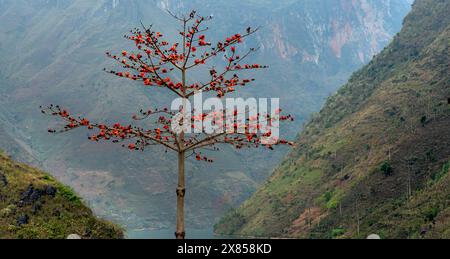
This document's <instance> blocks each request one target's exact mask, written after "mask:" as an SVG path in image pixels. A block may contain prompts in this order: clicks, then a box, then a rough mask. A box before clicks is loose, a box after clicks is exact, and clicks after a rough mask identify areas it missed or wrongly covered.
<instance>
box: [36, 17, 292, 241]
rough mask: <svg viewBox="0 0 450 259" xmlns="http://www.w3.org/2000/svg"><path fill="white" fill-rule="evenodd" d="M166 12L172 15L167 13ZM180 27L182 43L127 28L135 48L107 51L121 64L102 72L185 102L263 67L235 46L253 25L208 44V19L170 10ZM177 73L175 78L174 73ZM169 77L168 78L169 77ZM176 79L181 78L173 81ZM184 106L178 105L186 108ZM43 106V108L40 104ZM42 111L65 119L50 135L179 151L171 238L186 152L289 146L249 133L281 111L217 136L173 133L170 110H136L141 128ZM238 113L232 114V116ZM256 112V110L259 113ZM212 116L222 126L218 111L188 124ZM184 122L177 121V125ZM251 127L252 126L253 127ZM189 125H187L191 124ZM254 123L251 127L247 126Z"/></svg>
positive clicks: (229, 86)
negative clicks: (199, 74) (204, 76)
mask: <svg viewBox="0 0 450 259" xmlns="http://www.w3.org/2000/svg"><path fill="white" fill-rule="evenodd" d="M170 14H171V13H170ZM171 15H172V16H173V17H174V18H175V19H176V20H178V21H179V22H180V23H181V25H182V31H181V32H180V36H181V41H180V42H179V43H175V44H170V43H169V42H168V41H166V40H164V39H163V37H164V36H163V34H162V33H160V32H157V31H154V30H153V28H152V27H148V28H146V27H145V26H144V25H142V29H135V30H133V31H131V35H128V36H125V37H126V38H127V39H128V40H131V41H133V42H134V44H135V46H136V51H135V52H129V51H125V50H124V51H122V53H121V55H114V54H112V53H110V52H107V53H106V55H107V56H108V57H110V58H112V59H113V60H115V61H116V62H117V63H118V64H119V65H120V66H121V67H122V70H121V71H116V70H106V71H107V72H108V73H111V74H113V75H115V76H118V77H123V78H127V79H129V80H133V81H136V82H141V83H142V84H143V85H144V86H146V87H158V88H165V89H168V90H169V91H170V92H171V93H173V94H174V95H175V96H177V97H181V98H183V99H184V100H188V99H189V98H191V97H193V96H194V95H195V94H196V93H197V92H199V91H202V92H203V93H208V92H210V93H214V94H215V95H216V96H218V97H224V96H225V95H226V94H228V93H231V92H234V91H235V90H236V88H237V87H244V86H246V85H248V84H249V83H251V82H253V81H255V79H253V78H241V76H240V75H239V73H240V72H242V71H244V70H257V69H265V68H267V66H264V65H259V64H246V63H244V61H245V59H246V58H247V57H248V56H249V55H250V54H251V53H253V52H255V51H256V50H255V49H253V48H251V49H249V50H247V51H246V52H243V53H242V54H241V55H239V54H238V50H237V45H239V44H240V43H242V42H243V41H244V39H245V38H247V37H248V36H250V35H252V34H254V33H255V32H256V31H257V29H252V28H248V29H247V30H246V31H245V33H243V34H234V35H232V36H230V37H227V38H225V40H223V41H219V42H217V43H214V44H213V43H211V42H208V41H207V38H206V36H205V35H204V34H203V33H204V32H206V31H207V30H208V28H207V27H204V23H205V22H207V21H209V20H210V19H211V18H210V17H203V16H198V15H197V14H196V12H195V11H192V12H191V13H190V14H189V15H188V16H183V17H179V16H176V15H173V14H171ZM220 55H224V57H225V60H226V62H225V64H224V69H223V70H222V71H219V70H218V69H217V68H214V67H212V68H207V72H208V75H209V79H208V82H202V83H201V82H197V83H193V84H189V83H188V77H187V76H188V71H189V70H191V69H194V68H197V67H200V66H202V65H205V64H207V63H208V62H209V61H210V60H211V59H213V58H216V57H219V56H220ZM176 74H177V75H178V76H175V75H176ZM170 76H173V77H170ZM177 79H178V80H180V81H177ZM185 107H186V104H184V105H183V106H182V107H181V108H180V109H181V110H183V109H185ZM41 108H42V107H41ZM42 112H43V113H44V114H49V115H53V116H57V117H60V118H61V119H62V120H63V121H65V126H64V127H63V128H61V129H49V132H50V133H61V132H67V131H70V130H73V129H77V128H81V127H86V128H87V129H88V130H90V131H93V134H92V135H91V136H90V137H89V139H90V140H91V141H94V142H99V141H111V142H113V143H124V142H127V144H123V145H122V146H123V147H125V148H128V149H130V150H133V151H134V150H141V151H143V150H145V149H146V148H147V147H149V146H154V145H161V146H163V147H165V148H166V149H167V150H171V151H174V152H176V153H177V154H178V187H177V189H176V192H177V229H176V238H177V239H184V238H185V223H184V196H185V193H186V187H185V159H186V158H187V157H190V156H191V155H194V156H195V159H196V160H197V161H205V162H213V161H212V160H211V159H209V158H207V157H205V156H203V155H202V153H201V150H202V149H213V150H219V149H218V148H217V146H218V145H221V144H226V145H231V146H234V147H235V148H237V149H241V148H244V147H255V148H259V147H263V148H267V149H270V150H272V149H273V148H274V146H276V145H293V143H292V142H289V141H286V140H280V139H276V138H275V137H274V138H273V139H272V142H271V143H270V144H267V143H265V142H264V141H262V140H261V139H262V138H263V137H266V138H267V137H269V138H270V137H271V132H266V133H264V134H261V133H254V129H253V128H256V129H258V130H259V129H261V128H263V127H264V125H265V126H267V125H270V124H271V123H272V121H273V120H281V121H286V120H293V118H292V117H291V116H290V115H287V116H281V114H280V113H281V110H279V111H277V115H276V116H274V117H272V116H270V115H264V117H265V121H264V122H265V124H264V125H263V124H262V122H261V121H259V123H256V124H252V123H253V122H255V120H257V118H248V119H246V125H245V126H244V128H245V130H244V132H245V133H236V132H235V133H228V132H229V131H228V129H229V128H230V127H231V128H233V129H236V128H238V125H237V124H233V125H231V126H229V125H227V127H228V128H227V130H226V131H225V132H223V133H217V134H206V133H204V132H202V133H196V134H186V133H184V132H183V131H181V132H180V133H178V132H177V131H175V130H173V129H172V127H171V125H172V120H173V118H174V116H175V115H176V113H174V112H172V111H169V109H155V110H147V111H143V110H141V111H140V112H139V115H135V116H133V119H134V120H144V119H149V118H154V119H155V121H156V124H157V125H158V126H156V127H155V128H151V129H144V128H141V127H138V126H133V125H121V124H120V123H115V124H113V125H106V124H101V123H93V122H91V121H90V120H88V119H86V118H83V117H78V116H74V115H72V114H70V113H69V112H68V111H67V110H65V109H62V108H61V107H60V106H58V105H50V106H48V107H45V108H42ZM236 115H237V112H235V116H236ZM258 116H260V114H258ZM209 117H212V118H214V120H215V121H216V124H217V123H219V124H223V121H225V115H224V114H220V113H209V114H202V115H201V116H200V118H196V117H195V116H192V118H191V123H193V122H195V121H196V120H201V121H204V120H206V119H207V118H209ZM184 123H187V121H184V120H181V123H180V126H183V124H184ZM252 125H253V126H252ZM194 127H195V126H194V124H192V128H194ZM252 127H253V128H252Z"/></svg>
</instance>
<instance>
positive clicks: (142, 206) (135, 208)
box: [0, 0, 409, 227]
mask: <svg viewBox="0 0 450 259" xmlns="http://www.w3.org/2000/svg"><path fill="white" fill-rule="evenodd" d="M165 8H169V9H172V10H173V11H175V12H184V11H187V10H190V9H193V8H195V9H199V12H200V13H202V14H212V15H214V17H215V19H214V20H213V22H212V23H211V28H212V30H211V34H210V36H211V38H213V39H221V38H222V37H223V36H224V35H226V34H230V33H235V32H236V31H237V30H245V28H247V26H248V25H251V26H254V27H255V26H258V25H261V26H262V28H261V30H260V32H259V33H258V35H256V37H255V38H254V39H253V40H251V41H249V42H248V43H247V47H258V46H260V47H261V49H260V51H259V53H258V54H257V55H256V56H255V57H253V60H252V62H253V61H255V62H260V63H264V64H268V65H270V67H271V68H270V69H269V70H268V71H266V72H265V73H263V74H258V75H256V76H257V78H258V79H259V81H258V85H255V86H254V87H251V88H249V89H247V90H244V91H243V92H242V96H254V97H280V98H281V103H282V106H283V108H284V109H286V110H289V111H292V113H293V114H294V115H296V117H297V118H298V122H297V124H294V125H293V126H292V127H289V128H287V129H285V130H284V131H285V132H286V133H287V134H288V135H294V134H296V132H297V130H298V128H299V127H300V125H301V122H302V121H303V118H305V117H307V116H308V115H309V114H310V113H311V112H313V111H317V110H318V109H319V107H320V104H321V103H322V102H323V100H324V99H325V97H326V96H328V94H329V93H331V92H333V91H335V89H336V88H337V86H339V85H340V84H341V83H343V82H344V81H345V80H346V79H347V77H348V76H349V75H350V73H351V72H352V71H354V70H355V69H356V68H359V67H360V66H361V65H362V64H363V63H364V62H366V61H368V60H369V59H370V57H371V56H372V55H373V54H374V53H376V52H377V51H378V50H380V49H381V48H382V47H383V46H384V45H385V44H387V42H388V41H389V39H390V38H391V37H392V36H393V35H394V34H395V33H396V32H397V31H398V30H399V29H400V25H401V20H402V17H403V16H404V15H405V14H406V12H407V11H408V10H409V5H408V4H406V3H405V2H404V1H387V0H383V1H368V0H367V1H349V0H341V1H330V0H320V1H312V0H292V1H251V0H245V1H236V0H232V1H199V0H196V1H173V0H167V1H144V0H129V1H123V0H109V1H106V0H103V1H82V0H80V1H69V0H39V1H34V0H33V1H31V0H18V1H13V0H0V23H1V24H2V26H1V28H0V39H1V40H0V48H1V50H2V51H1V53H0V77H1V86H0V93H1V95H0V100H1V101H0V108H1V109H4V110H5V112H7V114H9V115H8V116H7V118H5V120H4V121H5V125H6V124H8V125H13V126H14V127H13V128H14V129H15V130H16V132H11V131H10V129H11V127H9V126H5V127H3V129H4V130H5V131H6V132H7V133H8V134H2V135H1V137H0V138H2V139H7V138H8V137H7V136H12V137H13V139H12V140H11V139H10V138H8V139H9V140H5V141H4V142H2V143H5V144H4V145H3V146H2V147H3V148H5V149H7V150H8V151H12V149H14V148H16V147H17V145H14V144H13V145H9V144H6V143H16V141H20V143H22V144H23V145H24V147H25V149H26V150H28V151H29V152H30V153H31V156H32V157H34V158H36V160H37V161H38V162H40V163H41V165H42V167H44V168H46V169H48V170H49V171H51V172H52V173H54V175H56V176H57V177H58V179H60V180H62V181H64V182H65V183H68V184H71V185H73V186H74V187H75V188H76V190H77V191H78V192H79V193H80V194H81V195H82V196H83V197H84V198H86V199H87V200H88V201H89V202H91V203H92V204H93V207H94V209H95V210H96V212H98V213H100V214H101V215H110V216H111V215H112V217H114V218H118V219H120V220H122V221H123V222H129V223H130V225H131V224H133V223H137V224H136V225H134V226H130V227H167V226H168V225H169V224H170V223H171V222H173V220H172V219H173V217H174V210H173V206H172V205H171V204H172V201H173V200H174V191H173V187H174V183H175V180H174V179H175V178H174V175H175V174H174V172H176V168H175V165H174V164H173V163H172V162H171V161H172V159H173V157H171V156H170V155H166V154H165V153H164V152H163V151H161V150H158V149H156V150H154V151H153V150H152V151H150V152H148V153H143V154H132V155H131V154H130V153H129V152H127V151H126V150H120V149H119V150H117V149H116V147H114V146H111V145H100V146H96V145H93V144H91V143H88V142H87V141H86V134H85V133H84V132H78V133H73V134H69V135H61V136H58V137H56V138H55V137H53V136H49V135H48V134H47V132H46V129H47V128H48V126H49V124H51V123H52V122H51V121H50V120H47V119H46V118H44V117H41V115H40V114H39V109H38V107H39V105H42V104H48V103H58V104H62V105H64V106H66V107H68V108H71V110H73V111H74V112H75V113H80V114H86V116H88V117H89V118H92V119H99V120H103V121H104V120H108V121H112V120H118V119H120V118H125V119H123V120H121V121H123V122H124V123H127V122H128V121H129V120H127V118H130V119H131V116H132V114H134V113H135V112H136V110H139V109H140V108H146V107H154V106H160V105H161V104H162V103H164V105H166V102H167V101H169V100H170V98H169V97H167V96H166V95H165V94H163V93H161V92H159V91H157V90H156V91H154V92H146V91H145V90H144V89H142V88H139V87H136V85H134V84H132V83H130V82H128V81H122V80H117V79H116V78H112V77H110V76H109V75H106V74H104V73H102V69H103V68H104V67H110V66H111V63H109V60H107V59H106V58H105V57H104V52H105V51H106V50H112V51H121V50H122V49H124V48H127V47H128V46H129V45H127V43H126V42H125V41H124V40H123V38H122V37H121V35H123V34H125V33H126V32H127V31H128V30H129V29H130V28H133V27H135V26H136V25H138V24H139V23H140V21H141V20H142V21H143V22H144V23H147V24H150V23H153V24H154V26H155V27H157V28H160V29H161V30H162V31H164V32H166V33H165V34H166V35H167V36H168V37H169V39H174V38H175V35H176V28H177V27H176V24H175V23H174V21H173V20H172V19H171V18H170V17H169V16H168V15H167V14H165V13H164V12H163V11H162V9H165ZM199 77H200V76H199ZM285 152H286V151H285V150H281V151H280V152H276V153H271V154H269V155H270V157H269V156H268V155H264V154H261V153H258V154H252V153H250V152H248V153H245V152H244V155H238V154H237V153H235V152H234V151H230V150H225V152H223V154H221V155H215V158H216V161H217V162H216V164H215V165H214V171H212V170H211V168H210V167H207V166H205V165H201V164H200V165H199V164H195V163H192V164H189V166H188V171H189V172H196V173H195V174H193V173H189V174H188V176H189V185H190V189H189V191H188V195H189V196H190V198H189V201H190V202H192V203H190V204H188V208H189V213H188V217H189V219H188V220H189V222H190V223H191V224H193V225H195V226H204V225H205V224H210V223H211V222H212V221H213V220H214V218H215V217H216V216H218V215H221V213H222V212H223V211H224V209H227V208H228V207H229V206H231V205H236V204H239V203H240V202H242V201H243V200H244V199H245V198H247V197H248V196H249V195H250V194H251V193H252V192H253V191H254V190H255V188H256V186H257V185H258V183H260V182H262V181H263V180H264V179H266V177H267V176H268V175H269V174H270V169H271V168H273V167H274V166H275V165H276V164H277V163H278V161H279V160H280V159H281V158H282V157H283V156H284V155H285ZM11 153H12V152H11ZM19 153H20V152H16V153H14V154H19ZM213 156H214V155H213ZM19 158H20V157H19ZM269 158H270V159H269ZM230 161H234V162H233V163H230ZM93 183H95V191H93V188H94V186H93Z"/></svg>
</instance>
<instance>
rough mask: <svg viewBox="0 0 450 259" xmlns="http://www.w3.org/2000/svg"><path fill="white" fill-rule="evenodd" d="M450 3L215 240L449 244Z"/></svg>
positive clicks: (309, 130)
mask: <svg viewBox="0 0 450 259" xmlns="http://www.w3.org/2000/svg"><path fill="white" fill-rule="evenodd" d="M448 11H450V2H449V1H440V0H417V1H416V2H415V4H414V6H413V10H412V11H411V13H410V14H409V15H408V16H407V18H406V19H405V22H404V27H403V29H402V31H401V32H400V33H399V34H398V36H396V37H395V39H394V40H393V42H392V43H391V44H390V45H389V46H388V47H387V48H386V49H384V50H383V51H382V52H381V54H379V55H377V56H376V57H375V58H374V59H373V60H372V61H371V62H370V63H369V64H368V65H367V66H365V67H364V68H363V69H361V70H359V71H358V72H356V73H355V74H354V75H353V76H352V77H351V79H350V80H349V82H348V83H347V84H346V85H344V86H343V87H342V88H341V89H340V90H339V91H338V93H337V94H335V95H333V96H332V97H331V98H329V100H328V101H327V103H326V105H325V106H324V108H323V109H322V111H321V112H320V113H319V114H318V115H317V116H315V117H314V118H313V119H312V120H311V121H310V122H309V123H308V124H307V125H306V126H305V129H304V130H303V132H302V133H301V134H300V137H299V140H298V147H297V148H296V149H295V150H294V151H293V152H292V153H291V154H290V155H289V156H288V157H287V158H286V159H285V160H284V161H283V163H281V165H280V166H279V167H278V169H276V170H275V173H274V174H273V175H272V177H271V178H270V180H269V181H268V182H267V183H266V184H265V185H264V186H263V187H262V188H260V189H259V190H258V191H257V192H256V194H255V195H254V196H252V198H250V199H249V200H248V201H246V202H245V203H244V204H243V205H242V207H240V208H239V209H238V210H235V211H232V212H230V213H229V214H228V215H227V216H226V217H225V218H224V219H223V220H222V221H221V223H220V224H219V225H217V231H218V232H222V233H227V234H243V235H253V236H254V235H260V236H278V237H280V236H289V237H301V238H365V237H367V236H368V235H369V234H373V233H376V234H379V235H380V236H381V237H383V238H449V237H450V220H449V219H450V209H449V202H450V188H449V186H450V185H449V181H450V174H449V172H450V170H449V169H450V149H449V145H450V134H449V127H450V104H449V100H448V97H449V96H450V87H449V85H450V73H449V71H450V70H449V65H450V62H449V61H450V59H449V52H450V41H449V39H450V17H449V16H448Z"/></svg>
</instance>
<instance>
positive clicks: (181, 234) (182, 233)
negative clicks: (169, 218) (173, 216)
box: [175, 151, 186, 239]
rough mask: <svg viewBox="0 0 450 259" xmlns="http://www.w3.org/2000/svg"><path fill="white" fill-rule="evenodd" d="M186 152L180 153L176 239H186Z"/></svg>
mask: <svg viewBox="0 0 450 259" xmlns="http://www.w3.org/2000/svg"><path fill="white" fill-rule="evenodd" d="M184 159H185V153H184V151H183V152H180V153H178V187H177V231H176V232H175V237H176V239H185V237H186V230H185V226H184V196H185V195H186V181H185V174H184Z"/></svg>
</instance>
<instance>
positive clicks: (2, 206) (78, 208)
mask: <svg viewBox="0 0 450 259" xmlns="http://www.w3.org/2000/svg"><path fill="white" fill-rule="evenodd" d="M70 234H78V235H80V236H81V237H82V238H94V239H112V238H122V237H123V232H122V230H121V229H120V228H118V227H117V226H115V225H113V224H111V223H109V222H107V221H103V220H100V219H98V218H96V217H95V216H94V215H93V214H92V211H91V210H90V209H89V208H87V207H86V206H85V205H84V204H83V203H82V202H81V200H80V199H79V198H78V197H77V196H76V195H75V194H74V193H73V192H72V191H71V190H70V189H69V188H68V187H66V186H64V185H61V184H60V183H58V182H56V181H55V180H54V179H53V178H52V177H51V176H49V175H48V174H45V173H42V172H40V171H38V170H36V169H33V168H31V167H28V166H26V165H24V164H19V163H16V162H14V161H12V160H11V159H10V158H9V157H7V156H6V155H5V154H3V153H1V152H0V239H16V238H20V239H23V238H25V239H48V238H57V239H64V238H66V237H67V236H68V235H70Z"/></svg>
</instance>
